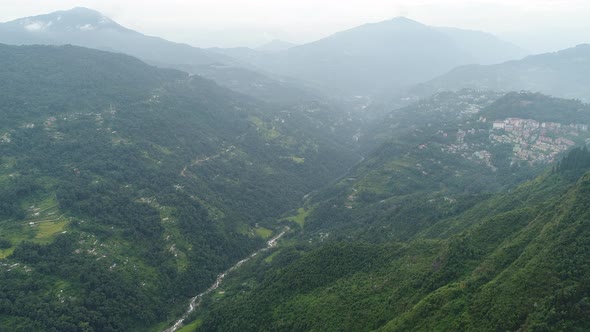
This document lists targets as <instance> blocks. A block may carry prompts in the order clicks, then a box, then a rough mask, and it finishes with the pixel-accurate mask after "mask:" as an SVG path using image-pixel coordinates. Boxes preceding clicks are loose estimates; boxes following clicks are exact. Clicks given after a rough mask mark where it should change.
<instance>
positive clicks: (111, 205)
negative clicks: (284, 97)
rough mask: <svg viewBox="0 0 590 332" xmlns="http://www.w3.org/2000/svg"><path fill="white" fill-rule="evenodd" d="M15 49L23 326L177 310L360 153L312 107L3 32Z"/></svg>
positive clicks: (125, 324) (1, 68)
mask: <svg viewBox="0 0 590 332" xmlns="http://www.w3.org/2000/svg"><path fill="white" fill-rule="evenodd" d="M0 64H1V65H0V86H2V89H1V90H0V103H1V104H0V116H1V117H2V122H1V123H0V183H1V184H2V186H1V188H0V229H1V232H0V274H1V277H0V279H1V280H2V283H1V285H0V326H2V327H5V328H7V329H8V330H10V331H32V330H38V331H41V330H45V331H78V330H84V331H132V330H137V331H145V330H148V329H151V328H153V327H154V326H155V325H156V324H159V323H164V324H165V323H166V322H168V321H170V320H172V319H173V318H174V317H175V316H176V315H177V314H178V313H179V312H180V311H181V310H182V309H183V307H184V306H185V305H186V302H187V299H188V298H189V297H190V296H193V295H194V294H196V293H198V292H199V291H201V290H203V289H205V288H207V287H208V286H209V284H210V283H211V282H212V281H213V280H214V279H215V277H216V275H217V273H219V271H222V270H224V269H225V268H227V267H228V266H230V265H232V264H233V263H234V262H236V261H238V260H240V259H242V258H243V257H245V256H247V255H248V254H249V253H250V252H252V251H253V250H254V249H256V248H259V247H262V246H263V243H264V242H263V240H264V239H266V238H267V237H269V236H271V234H272V233H273V230H274V228H276V227H277V224H276V218H278V217H279V216H280V215H281V214H283V213H284V212H285V211H287V210H289V209H290V208H295V207H297V206H298V203H299V201H300V200H301V197H303V196H304V195H305V194H306V193H308V192H310V191H312V190H315V189H317V188H319V187H320V186H322V185H323V184H326V183H327V182H328V181H330V179H332V178H333V176H336V175H338V174H342V173H343V172H344V171H346V169H347V168H348V167H350V165H352V164H353V163H354V162H355V161H356V160H357V157H356V156H354V154H353V153H351V150H350V149H349V148H347V147H346V146H345V145H344V144H337V143H335V139H334V136H333V135H334V134H332V133H331V132H330V131H323V130H317V126H318V124H317V123H316V122H314V118H313V117H310V116H309V115H305V116H304V115H302V114H300V113H297V112H298V111H297V110H296V109H292V110H290V111H288V112H285V110H284V109H280V108H274V107H272V106H270V105H268V104H264V103H261V102H259V101H256V100H254V99H250V98H248V97H245V96H242V95H238V94H236V93H233V92H231V91H229V90H226V89H224V88H220V87H218V86H217V85H215V84H214V83H213V82H211V81H208V80H204V79H202V78H199V77H194V76H188V75H187V74H185V73H182V72H179V71H173V70H161V69H157V68H154V67H150V66H148V65H146V64H144V63H142V62H140V61H138V60H136V59H134V58H131V57H128V56H124V55H119V54H112V53H106V52H100V51H92V50H88V49H83V48H79V47H73V46H64V47H52V46H26V47H16V46H6V45H0ZM319 113H321V112H319Z"/></svg>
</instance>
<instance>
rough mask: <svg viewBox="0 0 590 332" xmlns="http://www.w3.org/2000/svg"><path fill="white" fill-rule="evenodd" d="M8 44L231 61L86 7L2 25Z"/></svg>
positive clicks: (155, 58)
mask: <svg viewBox="0 0 590 332" xmlns="http://www.w3.org/2000/svg"><path fill="white" fill-rule="evenodd" d="M0 42H1V43H5V44H14V45H25V44H53V45H63V44H73V45H79V46H84V47H90V48H96V49H101V50H106V51H115V52H121V53H125V54H129V55H131V56H135V57H138V58H140V59H143V60H145V61H148V62H151V63H154V64H157V63H161V64H171V65H202V64H211V63H219V62H224V61H228V60H229V59H224V58H223V57H220V56H219V55H217V54H215V53H211V52H208V51H206V50H203V49H199V48H195V47H192V46H189V45H187V44H179V43H173V42H170V41H167V40H164V39H162V38H158V37H151V36H146V35H143V34H141V33H138V32H136V31H133V30H130V29H127V28H125V27H123V26H121V25H119V24H118V23H116V22H114V21H113V20H111V19H110V18H108V17H106V16H104V15H103V14H101V13H99V12H97V11H94V10H91V9H87V8H82V7H77V8H74V9H71V10H65V11H57V12H54V13H50V14H45V15H39V16H33V17H26V18H21V19H17V20H14V21H11V22H7V23H2V24H0Z"/></svg>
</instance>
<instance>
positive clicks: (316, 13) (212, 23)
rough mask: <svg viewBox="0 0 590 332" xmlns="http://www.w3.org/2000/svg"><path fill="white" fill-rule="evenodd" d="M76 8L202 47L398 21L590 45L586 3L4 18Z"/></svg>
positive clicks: (115, 7) (142, 4)
mask: <svg viewBox="0 0 590 332" xmlns="http://www.w3.org/2000/svg"><path fill="white" fill-rule="evenodd" d="M75 6H84V7H89V8H92V9H95V10H98V11H101V12H103V13H105V14H106V15H108V16H109V17H111V18H113V19H114V20H116V21H117V22H119V23H121V24H123V25H125V26H127V27H129V28H131V29H134V30H138V31H141V32H143V33H146V34H150V35H156V36H161V37H164V38H166V39H170V40H174V41H179V42H186V43H189V44H192V45H195V46H200V47H214V46H219V47H235V46H250V47H253V46H258V45H261V44H263V43H265V42H268V41H270V40H273V39H282V40H286V41H289V42H293V43H305V42H310V41H313V40H316V39H319V38H322V37H324V36H327V35H330V34H332V33H334V32H337V31H341V30H345V29H348V28H352V27H354V26H357V25H361V24H364V23H370V22H379V21H383V20H386V19H390V18H392V17H396V16H407V17H409V18H412V19H414V20H417V21H420V22H422V23H424V24H427V25H434V26H452V27H458V28H465V29H474V30H482V31H486V32H490V33H493V34H496V35H498V36H500V37H501V38H503V39H505V40H508V41H511V42H514V43H516V44H518V45H520V46H521V47H523V48H525V49H528V50H529V51H531V52H534V53H539V52H545V51H554V50H558V49H562V48H566V47H570V46H573V45H575V44H579V43H584V42H590V37H588V34H587V33H586V32H587V31H589V29H590V24H589V23H587V18H588V17H590V5H589V4H588V3H587V1H584V0H442V1H441V0H436V1H435V0H398V1H395V0H394V1H392V0H347V1H336V0H322V1H318V0H297V1H277V0H249V1H241V0H240V1H238V0H199V1H187V0H170V1H153V0H152V1H137V0H129V1H124V2H123V1H115V0H100V1H98V0H78V1H75V0H60V1H56V0H47V1H42V2H40V1H32V0H26V1H5V0H2V1H0V8H2V11H0V21H2V22H5V21H10V20H13V19H17V18H20V17H25V16H33V15H37V14H42V13H47V12H51V11H56V10H64V9H69V8H71V7H75ZM540 34H541V35H542V36H543V40H542V41H541V40H540V38H538V37H539V35H540Z"/></svg>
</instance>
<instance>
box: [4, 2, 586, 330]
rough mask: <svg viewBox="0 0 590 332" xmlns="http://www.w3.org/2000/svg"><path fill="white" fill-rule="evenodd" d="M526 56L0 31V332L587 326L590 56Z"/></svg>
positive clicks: (439, 46) (121, 31)
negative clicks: (202, 44) (215, 44)
mask: <svg viewBox="0 0 590 332" xmlns="http://www.w3.org/2000/svg"><path fill="white" fill-rule="evenodd" d="M8 44H10V45H8ZM31 44H34V45H31ZM66 44H67V45H66ZM525 55H526V52H525V51H523V50H522V49H520V48H519V47H518V46H515V45H512V44H510V43H506V42H504V41H502V40H500V39H498V38H496V37H495V36H493V35H490V34H487V33H483V32H479V31H470V30H463V29H457V28H439V27H432V26H428V25H424V24H422V23H419V22H416V21H413V20H410V19H407V18H403V17H398V18H395V19H391V20H387V21H383V22H379V23H372V24H366V25H362V26H359V27H356V28H352V29H349V30H346V31H342V32H339V33H336V34H334V35H332V36H329V37H327V38H324V39H321V40H318V41H315V42H312V43H308V44H303V45H293V44H290V43H285V42H283V41H278V40H274V41H271V42H269V43H268V44H266V45H262V46H260V47H258V48H256V49H251V48H245V47H237V48H210V49H202V48H197V47H193V46H190V45H186V44H178V43H173V42H170V41H166V40H164V39H161V38H158V37H150V36H145V35H143V34H141V33H139V32H135V31H132V30H129V29H127V28H125V27H123V26H121V25H119V24H117V23H116V22H114V21H113V20H111V19H109V18H108V17H106V16H104V15H102V14H101V13H99V12H96V11H93V10H90V9H86V8H75V9H72V10H68V11H59V12H55V13H51V14H47V15H40V16H35V17H29V18H23V19H18V20H15V21H12V22H7V23H2V24H0V87H1V88H0V118H1V119H2V120H1V121H0V332H4V331H10V332H13V331H17V332H20V331H23V332H25V331H27V332H28V331H76V332H78V331H81V332H89V331H90V332H97V331H137V332H139V331H142V332H143V331H149V332H152V331H153V332H156V331H158V332H161V331H166V332H175V331H182V332H193V331H253V332H254V331H257V332H258V331H477V332H479V331H498V330H502V331H523V332H524V331H527V332H528V331H588V330H590V297H589V294H590V283H589V282H588V280H590V264H589V262H590V260H589V259H588V257H590V223H588V220H589V217H590V200H589V199H588V198H589V197H590V196H589V195H588V193H589V192H590V152H588V149H587V147H586V146H587V145H588V144H590V104H588V103H586V102H585V101H584V100H586V98H590V80H589V77H590V46H589V45H578V46H575V47H573V45H572V48H569V49H566V50H563V51H560V52H556V53H550V54H541V55H532V56H526V57H524V56H525ZM522 90H530V91H522ZM565 98H576V99H565ZM579 99H581V100H579ZM224 271H225V272H224Z"/></svg>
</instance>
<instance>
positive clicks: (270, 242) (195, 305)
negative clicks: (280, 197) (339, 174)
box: [164, 226, 289, 332]
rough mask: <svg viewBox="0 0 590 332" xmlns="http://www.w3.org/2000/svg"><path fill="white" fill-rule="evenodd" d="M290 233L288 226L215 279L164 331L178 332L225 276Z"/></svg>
mask: <svg viewBox="0 0 590 332" xmlns="http://www.w3.org/2000/svg"><path fill="white" fill-rule="evenodd" d="M288 231H289V227H288V226H286V227H285V228H284V229H283V231H282V232H280V233H279V234H277V235H275V236H274V237H273V238H272V239H270V240H268V241H267V242H266V247H264V248H262V249H259V250H257V251H255V252H254V253H252V254H251V255H250V256H248V257H246V258H244V259H242V260H241V261H239V262H237V263H236V264H235V265H234V266H232V267H230V268H229V269H227V270H226V271H225V272H223V273H221V274H220V275H218V276H217V279H215V282H214V283H213V285H211V287H209V288H207V290H206V291H204V292H202V293H201V294H199V295H197V296H195V297H193V298H191V300H190V302H189V304H188V308H187V309H186V311H185V312H184V314H183V315H182V317H180V318H179V319H178V320H177V321H176V323H174V325H172V326H171V327H170V328H168V329H166V330H164V332H175V331H177V330H178V329H179V328H181V327H182V324H183V323H184V321H185V320H186V319H187V318H188V316H189V315H190V314H191V313H192V312H193V311H195V309H196V308H198V307H199V305H201V301H202V300H203V296H205V295H207V294H209V293H211V292H212V291H214V290H216V289H217V288H219V285H221V283H222V282H223V279H225V276H226V275H227V274H228V273H229V272H231V271H233V270H235V269H237V268H239V267H240V266H242V265H243V264H244V263H246V262H247V261H249V260H251V259H252V258H254V257H255V256H256V255H258V254H260V253H263V252H265V251H267V250H269V249H270V248H274V247H276V246H277V241H278V240H279V239H280V238H281V237H282V236H283V235H285V234H286V233H287V232H288Z"/></svg>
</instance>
